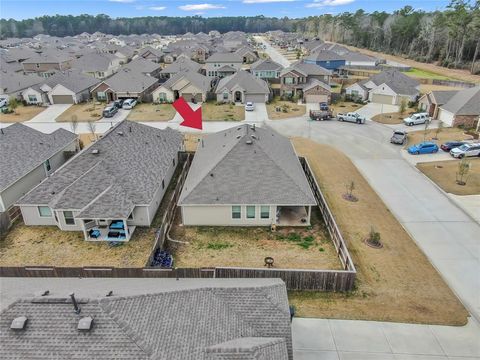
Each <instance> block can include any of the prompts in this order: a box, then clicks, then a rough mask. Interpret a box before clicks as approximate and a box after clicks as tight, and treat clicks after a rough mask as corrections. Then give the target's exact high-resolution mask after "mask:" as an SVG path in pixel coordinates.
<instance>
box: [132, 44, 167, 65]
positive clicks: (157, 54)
mask: <svg viewBox="0 0 480 360" xmlns="http://www.w3.org/2000/svg"><path fill="white" fill-rule="evenodd" d="M163 55H164V54H163V52H162V50H160V49H155V48H152V47H151V46H146V47H144V48H142V49H140V50H139V51H138V54H137V55H135V57H134V59H135V58H140V57H141V58H143V59H146V60H150V61H155V62H157V63H159V62H161V61H162V59H163Z"/></svg>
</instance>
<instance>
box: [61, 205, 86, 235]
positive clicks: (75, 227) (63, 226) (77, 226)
mask: <svg viewBox="0 0 480 360" xmlns="http://www.w3.org/2000/svg"><path fill="white" fill-rule="evenodd" d="M67 211H68V210H67ZM55 212H56V213H57V218H58V227H59V228H60V230H63V231H82V230H83V229H82V222H83V220H79V219H74V221H75V224H74V225H67V224H65V216H64V214H63V210H58V211H55ZM72 212H73V217H74V218H75V216H77V215H78V214H79V213H80V212H79V211H72Z"/></svg>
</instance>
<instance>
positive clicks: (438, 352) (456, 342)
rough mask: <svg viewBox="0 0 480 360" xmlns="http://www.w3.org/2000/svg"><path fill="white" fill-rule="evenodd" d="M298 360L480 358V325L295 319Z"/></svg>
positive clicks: (293, 324) (293, 326)
mask: <svg viewBox="0 0 480 360" xmlns="http://www.w3.org/2000/svg"><path fill="white" fill-rule="evenodd" d="M292 334H293V349H294V358H295V360H323V359H325V360H344V359H345V360H346V359H356V360H390V359H392V360H393V359H396V360H397V359H398V360H401V359H402V360H403V359H405V360H406V359H409V360H427V359H431V360H434V359H435V360H447V359H463V360H467V359H468V360H473V359H480V326H479V324H478V323H477V322H476V321H475V320H474V319H470V321H469V323H468V324H467V325H466V326H463V327H452V326H437V325H416V324H401V323H386V322H375V321H357V320H323V319H305V318H295V319H294V320H293V323H292Z"/></svg>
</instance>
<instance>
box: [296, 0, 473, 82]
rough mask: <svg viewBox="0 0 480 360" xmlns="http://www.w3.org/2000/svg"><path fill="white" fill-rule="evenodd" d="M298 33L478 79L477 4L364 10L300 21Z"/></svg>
mask: <svg viewBox="0 0 480 360" xmlns="http://www.w3.org/2000/svg"><path fill="white" fill-rule="evenodd" d="M295 30H296V31H298V32H301V33H305V34H310V35H314V36H318V37H319V38H321V39H323V40H327V41H333V42H339V43H344V44H347V45H352V46H356V47H361V48H367V49H370V50H374V51H380V52H385V53H390V54H395V55H402V56H405V57H408V58H411V59H414V60H417V61H422V62H434V61H437V62H438V63H439V64H440V65H442V66H446V67H455V68H469V69H470V71H471V72H472V73H480V64H479V61H478V59H479V57H480V53H479V52H480V0H475V1H468V0H452V1H451V2H450V4H449V5H448V6H447V8H446V10H445V11H434V12H424V11H422V10H415V9H414V8H412V7H411V6H405V7H404V8H402V9H400V10H397V11H395V12H393V13H392V14H389V13H386V12H377V11H375V12H373V13H371V14H368V13H366V12H364V11H363V10H358V11H356V12H355V13H349V12H345V13H341V14H338V15H335V16H332V15H321V16H312V17H308V18H305V19H301V20H300V21H298V22H297V23H296V25H295Z"/></svg>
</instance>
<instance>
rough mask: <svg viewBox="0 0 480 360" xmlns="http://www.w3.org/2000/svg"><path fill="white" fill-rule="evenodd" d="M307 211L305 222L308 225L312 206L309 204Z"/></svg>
mask: <svg viewBox="0 0 480 360" xmlns="http://www.w3.org/2000/svg"><path fill="white" fill-rule="evenodd" d="M307 213H308V216H307V222H308V225H310V216H311V215H312V207H311V206H310V205H309V206H308V210H307Z"/></svg>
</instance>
